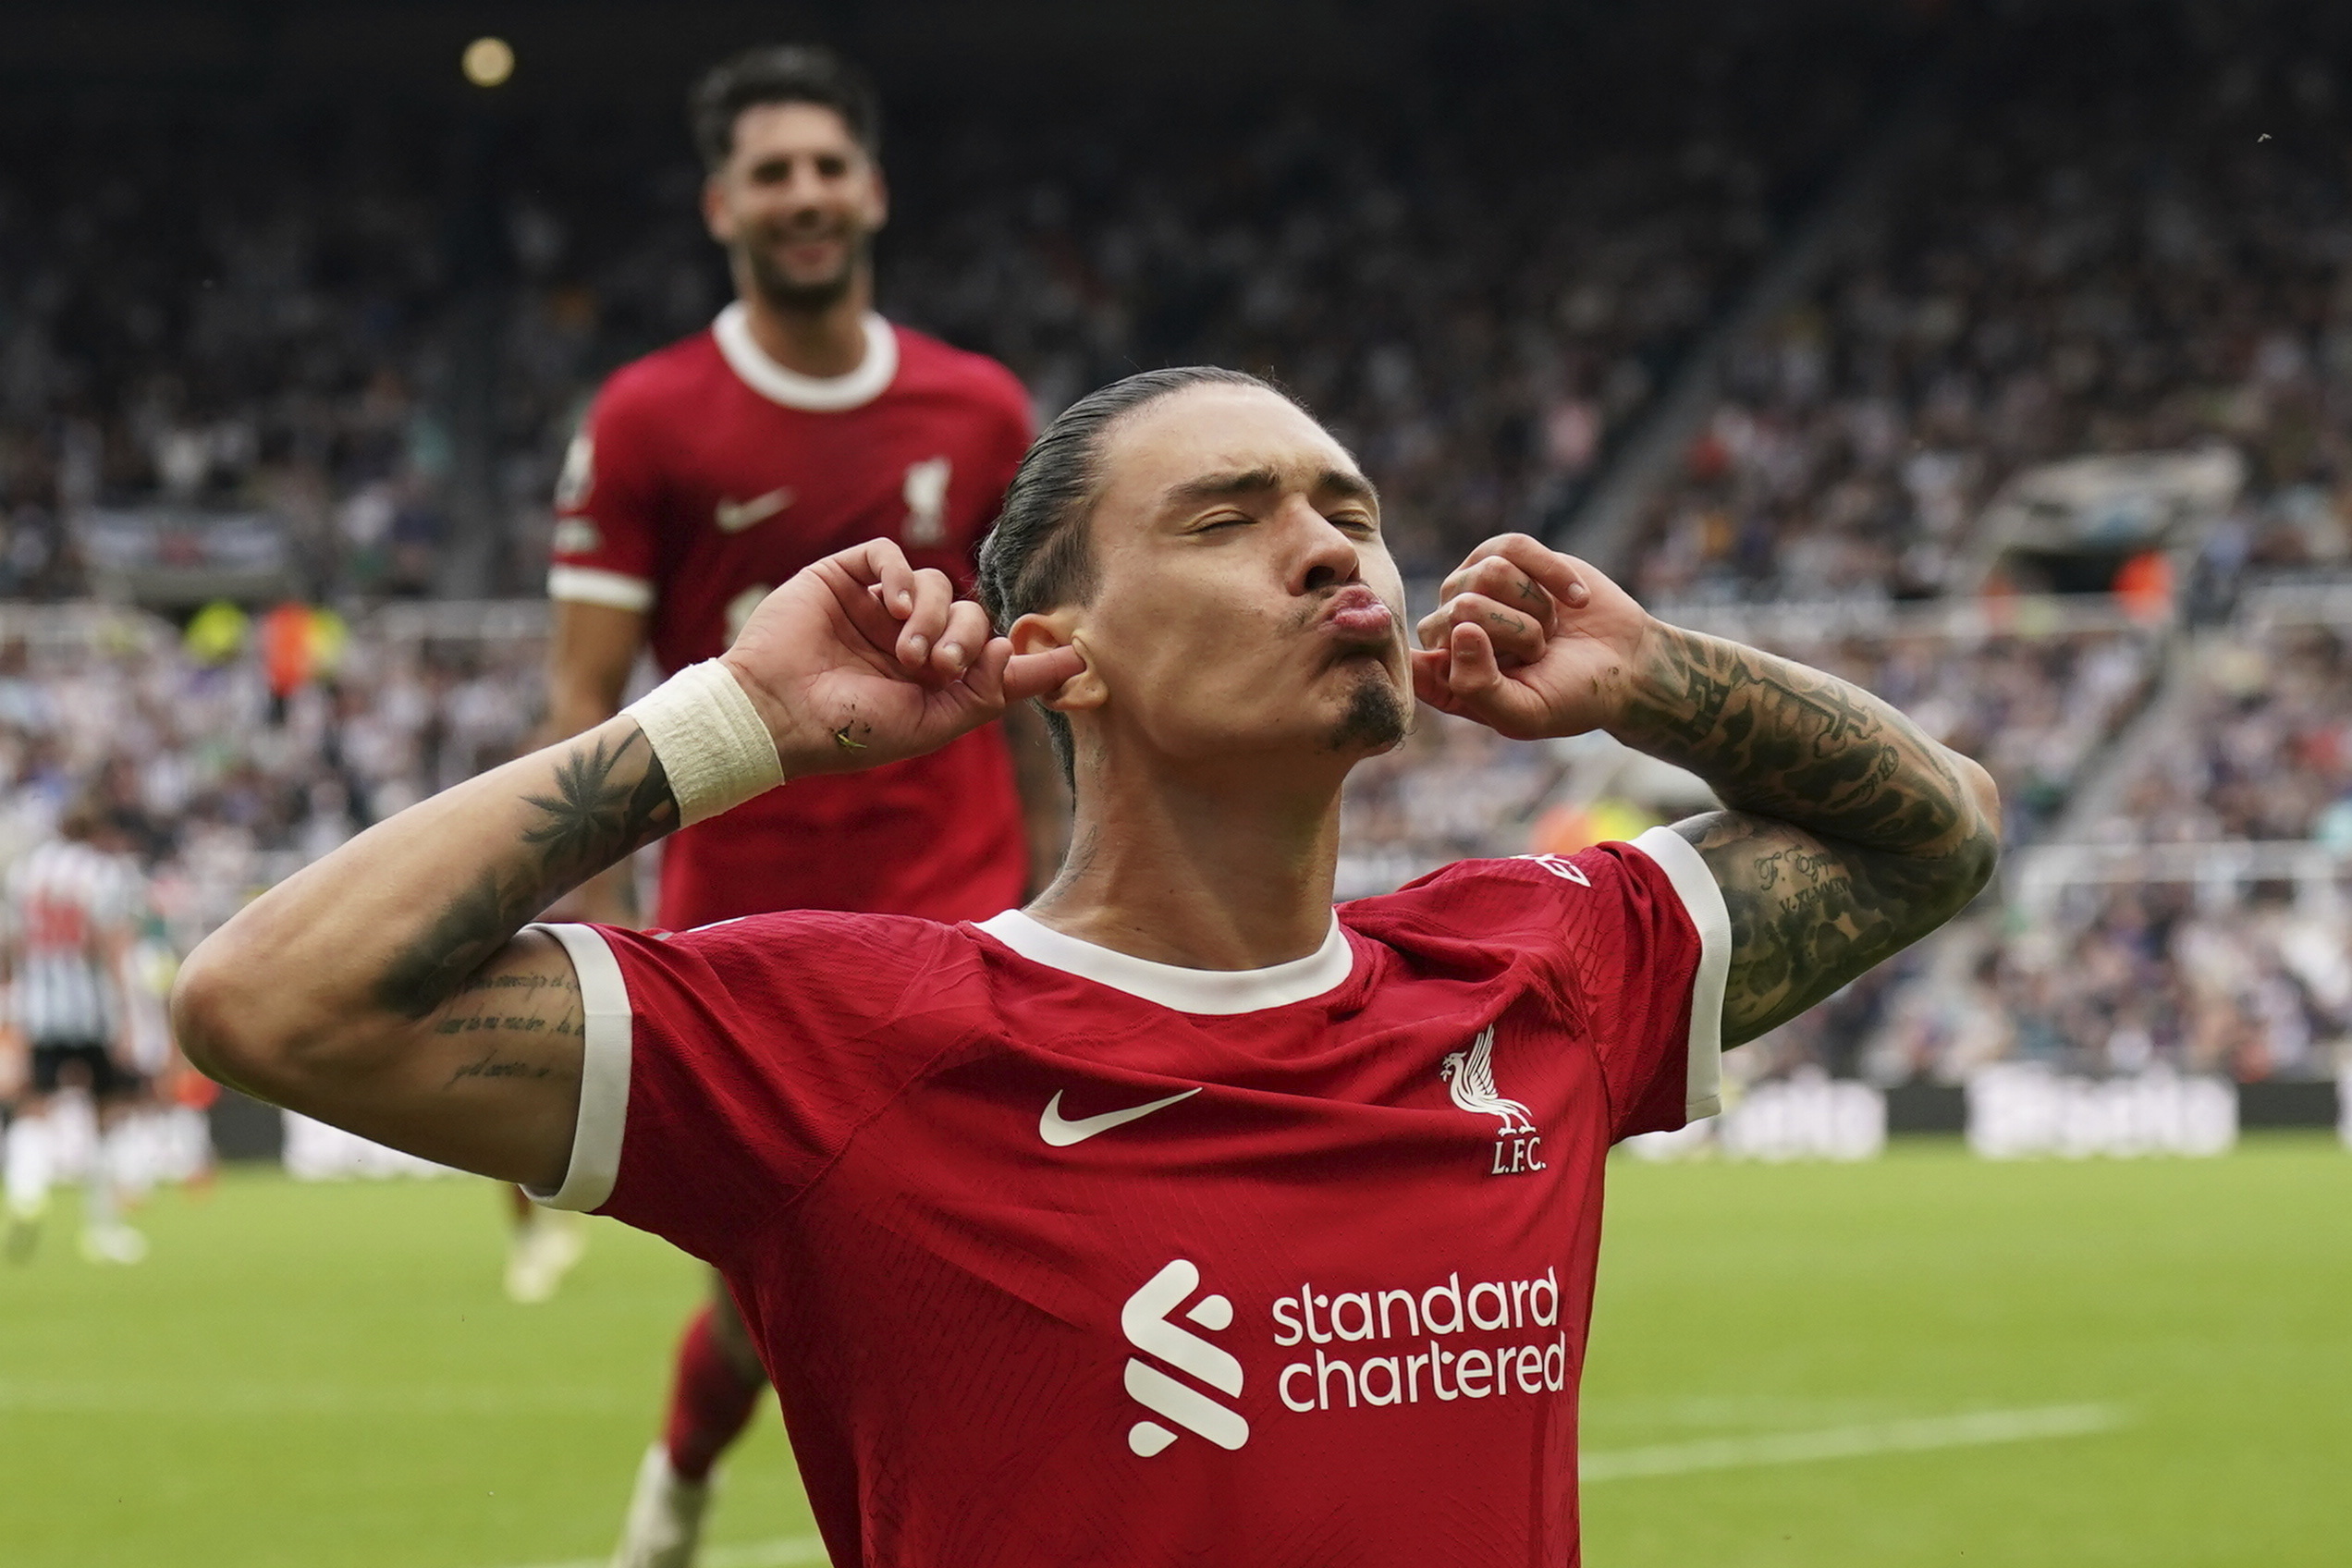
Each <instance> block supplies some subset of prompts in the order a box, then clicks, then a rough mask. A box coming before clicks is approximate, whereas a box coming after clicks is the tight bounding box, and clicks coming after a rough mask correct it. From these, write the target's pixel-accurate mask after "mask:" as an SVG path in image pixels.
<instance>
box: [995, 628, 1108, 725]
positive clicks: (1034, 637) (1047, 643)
mask: <svg viewBox="0 0 2352 1568" xmlns="http://www.w3.org/2000/svg"><path fill="white" fill-rule="evenodd" d="M1079 613H1080V612H1079V610H1078V608H1077V606H1074V605H1072V606H1063V607H1062V608H1060V609H1058V610H1055V611H1053V612H1052V613H1050V614H1047V615H1024V616H1023V617H1022V618H1021V619H1019V620H1016V621H1014V622H1013V623H1012V630H1011V631H1009V632H1007V633H1006V634H1005V635H1006V636H1007V637H1009V638H1010V639H1011V642H1012V651H1013V652H1014V653H1015V654H1049V653H1051V652H1053V651H1054V650H1055V649H1056V648H1074V649H1076V650H1077V652H1078V656H1079V657H1080V658H1082V659H1084V660H1085V661H1086V668H1084V669H1082V670H1080V671H1079V672H1078V673H1077V674H1075V675H1073V676H1072V677H1071V678H1070V679H1069V680H1065V681H1063V682H1062V683H1061V688H1060V690H1059V691H1057V692H1051V693H1049V694H1048V695H1047V696H1044V697H1041V698H1039V699H1038V700H1039V701H1040V702H1042V703H1044V704H1046V706H1047V707H1049V708H1051V709H1053V710H1054V712H1056V713H1064V714H1067V713H1084V712H1087V711H1089V710H1091V709H1094V708H1098V707H1101V706H1102V705H1103V704H1105V703H1107V702H1109V700H1110V689H1109V687H1108V686H1106V685H1104V684H1103V678H1102V677H1101V675H1099V674H1098V673H1096V669H1095V661H1094V657H1093V655H1090V654H1089V653H1088V652H1087V651H1086V642H1085V638H1084V636H1083V635H1082V634H1081V633H1080V631H1079V629H1078V619H1079Z"/></svg>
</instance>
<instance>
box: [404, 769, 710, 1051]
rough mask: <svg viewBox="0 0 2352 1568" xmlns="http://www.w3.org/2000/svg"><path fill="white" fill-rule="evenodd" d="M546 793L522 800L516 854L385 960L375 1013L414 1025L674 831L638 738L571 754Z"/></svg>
mask: <svg viewBox="0 0 2352 1568" xmlns="http://www.w3.org/2000/svg"><path fill="white" fill-rule="evenodd" d="M552 783H553V788H552V790H549V791H547V792H545V793H542V794H533V795H528V796H525V797H524V804H526V805H527V806H528V807H529V808H530V810H531V813H532V816H531V818H530V820H529V821H528V823H527V824H526V826H525V827H523V829H522V831H521V834H520V835H519V836H518V838H517V839H516V843H515V848H514V852H513V853H512V854H511V855H510V856H508V857H506V858H505V859H504V861H503V862H502V864H496V865H491V866H485V867H484V868H483V870H482V871H481V872H480V873H479V874H478V875H477V876H475V878H474V880H473V882H472V885H471V886H469V887H467V888H463V889H462V890H460V891H459V893H458V894H457V895H456V896H455V897H453V898H451V899H450V900H449V901H448V903H447V905H446V906H444V907H443V909H442V910H441V912H440V913H438V914H436V915H435V916H434V917H433V919H432V920H431V921H430V922H429V923H427V925H426V926H425V928H424V929H423V931H422V932H420V933H419V934H418V936H417V937H416V938H415V940H413V941H411V942H410V943H409V944H408V946H407V947H406V948H404V949H402V950H401V951H400V953H399V955H398V957H396V958H395V959H394V960H393V962H392V963H391V965H390V966H389V967H388V968H387V969H386V971H385V973H384V975H383V977H382V978H381V979H380V980H378V981H377V982H376V986H375V998H376V1001H377V1003H378V1004H379V1005H381V1006H382V1007H384V1008H386V1010H388V1011H393V1012H397V1013H398V1014H400V1015H401V1016H403V1017H407V1018H419V1019H421V1018H424V1017H426V1016H428V1015H430V1014H431V1013H433V1012H434V1011H435V1010H436V1009H438V1008H441V1007H443V1006H444V1005H445V1004H448V1003H450V1002H451V1001H452V999H453V998H460V997H461V993H465V992H466V991H467V987H468V986H472V985H473V984H475V983H476V982H477V980H478V978H479V977H478V976H477V975H476V971H478V970H479V969H481V967H482V966H483V964H484V962H487V961H488V960H489V958H490V957H491V955H492V954H494V953H496V951H497V950H498V949H500V948H502V947H504V946H505V945H506V944H507V942H508V940H509V939H511V938H512V937H513V936H514V934H515V933H516V932H517V931H519V930H521V928H522V925H523V924H524V922H526V921H528V920H529V919H530V918H531V917H532V916H533V915H534V914H536V913H538V912H539V911H541V910H543V909H545V908H546V907H547V905H548V904H550V903H551V902H553V901H554V900H557V898H560V897H561V896H562V895H563V894H565V893H567V892H569V891H570V890H571V889H572V888H576V887H578V886H579V885H580V884H581V883H582V882H583V881H585V880H586V879H587V878H588V877H590V876H594V874H595V873H597V872H599V871H602V870H603V869H604V868H605V867H606V866H608V865H611V864H615V863H616V862H618V861H619V860H621V859H622V858H624V857H625V856H627V855H629V854H630V853H631V852H632V851H635V850H638V849H640V848H642V847H643V846H644V845H646V844H649V843H652V842H653V841H654V840H655V839H658V838H660V837H661V836H662V835H664V834H666V833H668V832H669V831H670V830H671V829H673V828H675V827H677V826H678V804H677V802H676V801H675V800H673V799H672V798H671V796H670V792H669V779H668V776H667V775H666V774H664V773H663V771H662V765H661V759H660V758H659V757H657V756H655V754H654V751H653V747H652V745H651V744H649V743H648V742H647V741H646V740H645V737H644V734H643V731H641V730H637V729H631V730H630V731H629V732H628V733H627V734H626V735H625V736H623V737H621V738H619V740H606V739H596V740H593V741H588V742H587V743H586V744H583V745H579V746H575V747H574V748H573V749H572V750H571V751H570V753H568V754H566V755H565V756H564V757H563V758H562V760H561V761H559V762H558V763H557V766H556V775H555V778H554V779H553V781H552ZM494 978H495V977H494ZM575 989H576V988H575ZM463 1013H464V1010H463V1009H461V1008H459V1009H453V1010H452V1012H451V1016H452V1017H453V1018H454V1017H459V1016H461V1015H462V1014H463ZM501 1016H503V1014H502V1015H501ZM444 1023H445V1025H446V1023H447V1020H445V1021H444ZM477 1026H478V1025H477Z"/></svg>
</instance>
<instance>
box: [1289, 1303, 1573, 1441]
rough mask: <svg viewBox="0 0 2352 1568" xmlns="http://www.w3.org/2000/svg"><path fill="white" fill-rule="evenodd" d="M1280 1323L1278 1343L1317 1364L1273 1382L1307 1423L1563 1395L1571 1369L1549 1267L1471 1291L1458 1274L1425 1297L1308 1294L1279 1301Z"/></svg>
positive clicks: (1293, 1368)
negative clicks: (1329, 1414)
mask: <svg viewBox="0 0 2352 1568" xmlns="http://www.w3.org/2000/svg"><path fill="white" fill-rule="evenodd" d="M1273 1317H1274V1327H1275V1332H1274V1342H1275V1343H1276V1344H1278V1345H1280V1346H1283V1347H1285V1348H1289V1347H1291V1346H1294V1345H1311V1346H1312V1347H1313V1355H1314V1359H1313V1360H1312V1361H1293V1362H1292V1363H1291V1364H1290V1365H1289V1366H1285V1367H1283V1368H1282V1370H1281V1371H1280V1373H1278V1374H1276V1378H1275V1392H1277V1393H1279V1394H1280V1395H1281V1396H1282V1403H1283V1404H1284V1405H1285V1406H1286V1407H1288V1408H1289V1409H1292V1410H1294V1411H1297V1412H1298V1413H1299V1414H1301V1415H1305V1414H1306V1413H1307V1412H1309V1411H1322V1410H1337V1409H1342V1408H1344V1409H1348V1410H1354V1408H1356V1406H1357V1405H1358V1403H1363V1404H1367V1405H1383V1404H1419V1403H1422V1402H1423V1401H1424V1400H1425V1399H1427V1400H1429V1401H1433V1402H1436V1403H1445V1404H1451V1403H1453V1402H1454V1401H1455V1400H1458V1399H1467V1400H1483V1399H1508V1398H1512V1397H1513V1396H1526V1395H1537V1396H1539V1395H1543V1394H1548V1393H1550V1394H1556V1393H1562V1392H1564V1391H1565V1390H1566V1389H1567V1387H1568V1374H1569V1372H1570V1371H1571V1370H1573V1368H1572V1367H1571V1366H1570V1365H1569V1359H1568V1335H1567V1332H1566V1330H1564V1329H1561V1327H1560V1276H1559V1273H1558V1271H1557V1270H1555V1269H1550V1268H1547V1269H1545V1270H1544V1271H1543V1273H1542V1274H1540V1275H1538V1276H1537V1277H1535V1278H1533V1279H1525V1280H1473V1281H1472V1282H1471V1283H1470V1285H1469V1286H1468V1287H1467V1288H1465V1287H1464V1285H1463V1283H1462V1276H1461V1275H1460V1274H1459V1273H1453V1274H1448V1275H1447V1276H1446V1277H1445V1279H1444V1280H1442V1281H1440V1282H1439V1283H1437V1284H1434V1285H1430V1286H1428V1287H1427V1288H1426V1289H1422V1290H1415V1289H1412V1288H1406V1289H1403V1290H1358V1291H1340V1292H1333V1293H1330V1294H1326V1293H1325V1292H1321V1291H1318V1290H1317V1289H1316V1288H1315V1287H1314V1286H1313V1285H1311V1284H1308V1285H1301V1286H1300V1287H1299V1288H1298V1292H1297V1293H1296V1294H1295V1295H1286V1296H1279V1297H1277V1298H1276V1299H1275V1302H1274V1307H1273ZM1538 1330H1549V1331H1538ZM1382 1341H1386V1342H1385V1343H1383V1342H1382ZM1325 1345H1329V1346H1331V1347H1332V1348H1331V1350H1330V1351H1329V1352H1326V1351H1325V1350H1324V1349H1323V1348H1322V1347H1324V1346H1325ZM1425 1347H1426V1348H1425ZM1367 1349H1370V1350H1376V1351H1379V1352H1381V1353H1383V1354H1371V1355H1367V1354H1365V1351H1366V1350H1367ZM1416 1351H1417V1352H1419V1353H1420V1354H1414V1353H1415V1352H1416ZM1293 1354H1296V1353H1295V1352H1293Z"/></svg>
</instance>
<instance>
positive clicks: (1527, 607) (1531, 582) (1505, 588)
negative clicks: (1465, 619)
mask: <svg viewBox="0 0 2352 1568" xmlns="http://www.w3.org/2000/svg"><path fill="white" fill-rule="evenodd" d="M1440 593H1441V594H1442V595H1443V597H1445V598H1447V599H1452V598H1458V597H1459V596H1461V595H1462V594H1484V595H1485V596H1486V597H1488V598H1489V599H1492V600H1494V601H1495V602H1496V603H1497V604H1501V605H1509V606H1512V607H1513V609H1516V610H1518V611H1519V612H1520V613H1521V614H1523V615H1526V616H1530V617H1532V618H1534V619H1535V621H1536V623H1537V625H1538V626H1540V627H1542V628H1543V633H1544V635H1545V636H1547V637H1549V636H1550V635H1551V634H1552V632H1553V631H1556V630H1558V622H1559V613H1560V612H1559V603H1558V601H1556V600H1555V599H1553V598H1552V596H1551V595H1550V594H1548V593H1546V592H1545V591H1544V589H1543V587H1542V586H1541V585H1540V584H1539V583H1537V582H1536V580H1535V579H1534V578H1533V577H1530V576H1529V575H1528V574H1527V572H1526V571H1525V569H1524V568H1522V567H1520V566H1519V565H1518V563H1517V562H1515V561H1513V560H1512V559H1511V558H1510V557H1507V556H1501V555H1493V556H1485V557H1479V558H1477V559H1476V560H1473V561H1470V562H1468V563H1467V564H1465V565H1464V566H1461V567H1458V568H1456V569H1455V570H1454V572H1453V575H1452V576H1451V577H1448V578H1447V579H1446V580H1445V583H1444V586H1443V588H1442V589H1441V590H1440Z"/></svg>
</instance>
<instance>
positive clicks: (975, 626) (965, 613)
mask: <svg viewBox="0 0 2352 1568" xmlns="http://www.w3.org/2000/svg"><path fill="white" fill-rule="evenodd" d="M989 640H990V639H989V635H988V612H987V611H986V610H984V609H982V608H981V607H980V606H978V605H975V604H974V603H973V602H972V601H971V600H969V599H959V600H957V601H956V603H955V604H953V605H952V606H949V609H948V623H947V625H946V626H944V627H942V628H941V629H940V631H939V641H938V645H937V647H935V648H933V649H932V651H931V668H933V669H934V670H936V671H937V672H938V673H939V674H941V675H946V676H949V677H953V676H957V675H961V674H962V673H963V671H964V668H965V667H966V666H968V665H970V664H971V663H972V662H973V661H974V659H976V658H978V657H979V656H980V652H981V650H982V649H984V648H986V646H987V645H988V643H989Z"/></svg>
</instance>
